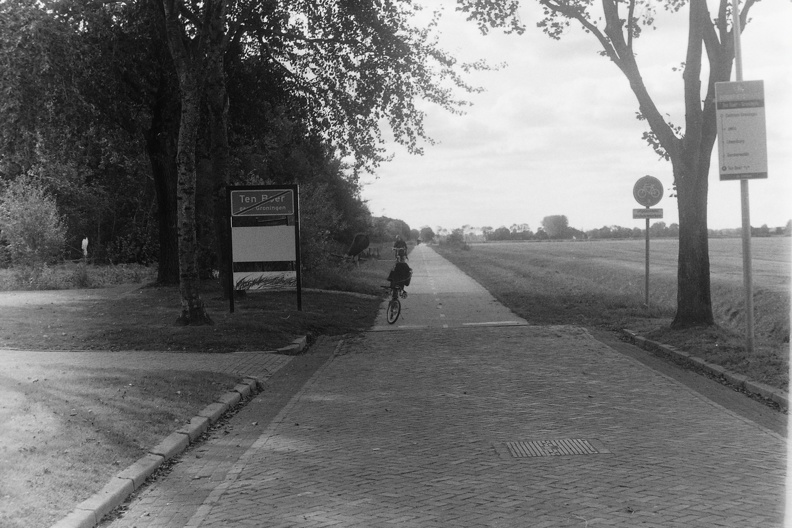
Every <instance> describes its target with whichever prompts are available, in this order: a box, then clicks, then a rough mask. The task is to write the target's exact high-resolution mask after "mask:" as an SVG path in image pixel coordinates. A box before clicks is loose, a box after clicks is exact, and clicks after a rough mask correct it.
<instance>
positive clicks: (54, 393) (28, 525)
mask: <svg viewBox="0 0 792 528" xmlns="http://www.w3.org/2000/svg"><path fill="white" fill-rule="evenodd" d="M391 265H392V263H391V262H389V261H369V262H366V263H363V264H361V266H360V268H351V269H347V270H341V269H338V270H332V271H330V272H328V273H326V274H324V275H322V276H320V277H309V278H307V280H306V281H305V284H304V286H305V287H306V288H311V290H310V291H305V292H303V309H302V311H298V310H297V303H296V294H294V293H250V294H249V295H247V296H246V297H245V298H243V299H240V300H237V301H236V307H235V308H236V310H235V313H233V314H230V313H229V304H228V301H227V300H226V299H224V298H223V295H222V291H221V289H220V287H219V285H218V284H217V283H216V282H215V281H209V282H206V283H205V284H204V285H203V298H204V301H205V302H206V304H207V307H208V311H209V313H210V316H211V317H212V318H213V320H214V322H215V324H214V325H213V326H205V327H178V326H175V325H174V324H173V323H174V322H175V320H176V318H177V316H178V315H179V306H180V305H179V293H178V288H177V287H155V286H150V285H145V284H132V285H130V284H124V285H121V286H113V287H107V288H99V289H70V290H59V291H40V290H38V288H35V289H36V290H37V291H5V292H0V310H2V313H3V317H2V318H0V347H2V349H5V350H2V349H0V372H2V374H0V401H2V403H1V404H0V423H2V424H3V427H2V429H0V474H2V479H0V526H3V527H4V528H36V527H42V528H44V527H47V526H51V525H52V524H53V523H55V522H57V520H58V519H59V518H61V517H63V516H64V515H66V514H67V513H69V512H70V511H71V510H72V509H73V508H74V506H76V505H77V504H78V503H79V502H81V501H83V500H85V499H86V498H88V497H90V496H91V495H92V494H93V493H95V492H96V491H98V490H99V489H101V488H102V487H103V486H104V485H105V484H106V483H107V481H108V479H109V478H110V477H111V476H112V475H114V474H116V473H117V472H119V471H121V470H122V469H124V468H125V467H127V466H129V465H130V464H131V463H132V462H134V461H135V460H137V459H138V458H139V457H140V456H142V455H143V454H144V453H145V450H146V449H148V448H150V447H152V446H154V445H156V444H157V443H158V442H159V441H160V440H161V439H162V438H164V437H165V436H167V435H169V434H171V433H172V432H173V431H175V430H176V429H177V428H178V427H179V426H180V425H181V424H183V423H185V422H187V421H189V419H190V418H191V417H192V416H194V415H195V414H196V413H197V412H198V411H199V410H200V409H202V408H203V407H205V406H206V405H207V404H208V403H210V402H211V401H212V400H213V399H214V398H215V397H216V396H217V395H218V394H220V393H222V392H225V391H227V390H229V389H230V388H232V387H233V386H234V385H235V384H236V383H237V382H238V381H239V380H238V378H235V377H232V376H229V375H227V374H223V373H219V372H208V371H200V370H198V371H196V370H189V369H187V368H186V366H185V369H184V370H182V369H178V370H164V371H163V370H156V369H154V368H146V367H145V366H143V365H141V366H139V368H136V369H134V370H132V369H119V368H113V367H112V364H111V365H93V364H92V365H89V366H85V365H84V364H80V366H77V365H76V364H74V363H73V362H70V361H69V359H68V351H75V352H76V351H80V350H83V351H84V350H103V351H118V352H116V353H118V354H123V353H124V352H123V351H133V350H146V351H161V352H163V353H167V352H168V351H172V352H177V351H178V352H183V353H198V352H214V353H217V354H218V356H221V355H223V354H225V353H229V352H234V351H264V350H273V349H276V348H279V347H281V346H285V345H287V344H289V343H290V342H291V341H292V340H293V339H294V338H295V337H297V336H303V335H304V336H308V338H309V342H310V341H313V340H314V339H315V338H316V337H318V336H319V335H341V334H348V333H354V332H356V331H358V330H360V329H364V328H367V327H369V326H370V325H371V324H373V321H374V319H375V317H376V314H377V310H378V308H379V305H380V301H381V297H382V294H381V293H380V292H381V291H382V290H381V289H380V285H381V284H384V283H385V277H387V273H388V270H389V269H390V267H391ZM84 271H86V272H87V275H88V277H89V280H92V279H93V282H92V283H91V284H96V283H97V282H99V281H98V280H97V278H98V277H104V278H103V279H102V281H103V283H104V284H111V283H113V282H115V281H117V280H118V279H117V276H118V274H117V273H115V272H114V271H113V270H103V269H94V268H93V267H91V266H89V267H88V268H87V270H84ZM116 271H117V270H116ZM10 273H13V272H6V274H5V277H6V278H8V276H9V274H10ZM46 273H47V276H48V277H50V279H48V280H50V281H51V284H55V285H59V287H68V286H70V285H71V286H73V285H74V283H72V282H69V281H68V280H67V279H64V277H67V278H68V277H69V276H73V274H74V268H73V266H68V267H64V268H62V269H50V270H48V271H47V272H46ZM124 276H126V275H124ZM141 277H147V276H145V275H141ZM12 278H13V277H12ZM83 278H84V277H83ZM9 280H10V279H9ZM1 281H2V277H0V282H1ZM314 289H317V290H320V291H314ZM324 289H332V290H339V289H341V290H346V291H349V292H354V293H358V294H363V295H345V294H343V293H337V292H336V293H327V292H325V291H322V290H324ZM375 294H376V296H375ZM25 350H35V351H37V352H20V351H25ZM46 351H66V352H67V353H66V354H59V355H58V358H65V359H62V360H61V359H59V360H58V361H54V362H53V361H42V357H45V356H48V354H47V352H46ZM98 357H100V356H99V355H97V358H98ZM101 357H104V358H105V359H106V360H107V358H108V357H109V358H110V359H109V360H108V361H110V362H112V356H108V355H107V354H102V356H101ZM20 358H21V359H20Z"/></svg>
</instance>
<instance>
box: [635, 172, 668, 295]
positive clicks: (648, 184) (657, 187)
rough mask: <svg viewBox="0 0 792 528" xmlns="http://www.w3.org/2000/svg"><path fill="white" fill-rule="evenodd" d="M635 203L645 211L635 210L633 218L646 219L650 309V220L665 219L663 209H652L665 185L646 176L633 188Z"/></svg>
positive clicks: (661, 195) (645, 277)
mask: <svg viewBox="0 0 792 528" xmlns="http://www.w3.org/2000/svg"><path fill="white" fill-rule="evenodd" d="M633 197H634V198H635V201H637V202H638V203H639V204H641V205H643V206H644V207H645V209H633V218H634V219H640V218H645V219H646V273H645V276H644V304H646V308H647V309H649V219H650V218H663V210H662V209H652V206H654V205H657V204H658V203H659V202H660V200H661V199H662V198H663V184H662V183H661V182H660V180H658V179H657V178H655V177H654V176H644V177H643V178H639V179H638V181H637V182H635V186H634V187H633Z"/></svg>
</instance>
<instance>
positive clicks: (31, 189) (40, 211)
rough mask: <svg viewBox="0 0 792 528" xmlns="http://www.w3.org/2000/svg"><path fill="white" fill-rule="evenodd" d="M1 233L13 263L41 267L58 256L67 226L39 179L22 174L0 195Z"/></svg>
mask: <svg viewBox="0 0 792 528" xmlns="http://www.w3.org/2000/svg"><path fill="white" fill-rule="evenodd" d="M0 237H2V239H3V241H4V242H5V243H6V244H7V249H8V254H9V255H10V258H11V262H12V264H14V265H21V266H24V267H29V268H30V267H32V268H41V267H42V266H44V265H45V264H49V263H52V262H54V261H56V260H58V259H59V258H60V257H61V255H62V253H63V248H64V245H65V241H66V228H65V225H64V222H63V220H62V219H61V217H60V216H59V215H58V207H57V204H56V203H55V199H54V198H52V197H51V196H50V195H49V194H48V193H47V191H46V189H45V188H44V185H43V184H42V183H41V182H39V181H38V180H36V179H34V178H32V177H29V176H21V177H19V178H17V179H16V180H15V181H13V182H12V183H11V184H9V185H8V187H6V189H5V191H4V192H3V193H2V195H0ZM33 275H35V273H34V274H33Z"/></svg>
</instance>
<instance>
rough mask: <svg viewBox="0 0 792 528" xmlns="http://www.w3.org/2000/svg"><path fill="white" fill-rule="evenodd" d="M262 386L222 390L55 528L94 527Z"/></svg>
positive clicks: (248, 382) (254, 382)
mask: <svg viewBox="0 0 792 528" xmlns="http://www.w3.org/2000/svg"><path fill="white" fill-rule="evenodd" d="M303 339H305V338H303ZM303 348H304V347H303ZM259 387H260V382H259V380H258V379H257V378H253V377H246V378H245V379H243V380H242V382H241V383H239V384H238V385H236V386H235V387H234V388H233V389H232V390H231V391H229V392H226V393H224V394H221V395H220V396H219V397H218V398H217V401H216V402H214V403H211V404H209V405H207V406H206V407H205V408H204V409H203V410H201V411H200V412H199V413H198V416H194V417H193V418H192V419H191V420H190V422H189V423H188V424H186V425H185V426H183V427H182V428H180V429H179V430H178V431H176V432H175V433H173V434H171V435H170V436H168V437H167V438H165V439H164V440H163V441H162V442H160V443H159V444H157V445H156V446H154V447H153V448H151V449H150V450H149V452H148V453H147V454H146V455H144V456H143V457H142V458H140V459H139V460H138V461H137V462H135V463H134V464H132V465H131V466H129V467H128V468H126V469H124V470H123V471H121V472H120V473H118V474H117V475H115V476H114V477H112V478H111V479H110V482H108V483H107V485H106V486H105V487H104V488H102V489H101V490H100V491H99V492H98V493H96V494H94V495H93V496H92V497H89V498H88V499H86V500H85V501H83V502H81V503H80V504H78V505H77V506H76V507H75V509H74V510H73V511H72V512H71V513H69V515H67V516H66V517H64V518H62V519H61V520H60V521H58V522H57V523H56V524H54V525H52V528H93V527H94V526H96V525H97V524H99V522H100V521H101V520H102V517H104V516H105V515H107V514H108V513H110V512H112V511H113V510H114V509H116V508H117V507H118V506H120V505H121V504H123V502H124V501H125V500H127V498H128V497H129V496H130V495H131V494H132V493H133V492H134V491H135V490H137V489H139V488H140V487H141V486H142V485H143V484H144V483H145V482H146V479H148V478H149V477H150V476H151V475H152V474H153V473H154V472H155V471H157V469H159V468H160V466H162V464H163V463H164V462H165V461H166V460H170V459H171V458H173V457H175V456H176V455H179V454H181V453H183V452H184V450H185V449H187V447H188V446H189V445H190V444H191V443H193V442H195V441H196V440H197V439H198V438H199V437H200V436H201V435H202V434H203V433H204V432H206V430H207V429H208V428H209V426H210V425H212V424H214V423H215V422H216V421H217V420H218V419H220V417H221V416H222V415H223V414H225V413H226V412H227V411H228V410H229V409H230V408H231V407H233V406H234V405H236V404H237V403H239V402H240V401H242V400H243V399H246V398H248V397H249V396H250V395H251V394H253V393H255V392H256V391H257V389H258V388H259Z"/></svg>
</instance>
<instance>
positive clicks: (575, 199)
mask: <svg viewBox="0 0 792 528" xmlns="http://www.w3.org/2000/svg"><path fill="white" fill-rule="evenodd" d="M424 3H425V4H426V3H429V4H432V3H433V4H435V5H439V4H445V5H447V8H446V9H445V16H444V20H445V22H444V24H443V44H444V46H445V48H446V49H448V50H449V51H452V52H454V53H455V54H456V55H457V56H459V57H460V58H463V59H466V60H473V59H478V58H486V59H488V60H489V61H490V62H492V63H498V62H502V61H505V62H506V63H507V64H508V66H507V67H506V68H505V69H503V70H501V71H495V72H482V73H477V74H476V75H475V77H473V80H474V81H475V83H476V84H478V85H480V86H482V87H484V88H485V89H486V91H485V92H484V93H482V94H471V95H470V96H469V100H470V101H472V102H473V106H472V107H471V108H469V109H468V111H467V113H466V115H463V116H457V115H451V114H449V113H447V112H445V111H444V110H442V109H439V108H436V107H432V106H430V105H427V106H425V107H424V108H425V110H426V111H427V113H428V116H427V120H426V131H427V133H428V134H429V135H430V136H431V137H432V138H434V139H435V140H437V141H438V144H437V145H434V146H431V145H427V146H426V147H425V154H424V155H423V156H412V155H410V154H408V153H407V152H406V150H405V149H403V148H401V147H399V146H398V145H390V148H391V151H392V152H393V153H395V159H394V160H393V161H391V162H390V163H387V164H384V165H383V166H382V167H381V168H380V169H379V170H378V172H377V173H376V175H374V176H367V177H365V178H364V182H365V187H364V190H363V198H364V199H366V200H367V201H368V204H369V207H370V209H371V212H372V214H374V215H375V216H382V215H385V216H389V217H392V218H399V219H402V220H404V221H406V222H407V223H408V224H410V226H411V227H413V228H418V229H419V228H421V227H422V226H426V225H428V226H430V227H432V228H433V229H434V228H436V227H438V226H442V227H444V228H447V229H453V228H457V227H461V226H463V225H465V224H469V225H472V226H475V227H482V226H491V227H493V228H497V227H500V226H504V225H505V226H507V227H508V226H510V225H512V224H515V223H516V224H521V223H527V224H529V226H530V227H531V229H532V230H534V231H535V230H536V229H537V228H538V227H540V226H541V220H542V218H544V217H545V216H549V215H566V216H567V218H568V219H569V224H570V226H572V227H575V228H578V229H582V230H588V229H593V228H598V227H602V226H605V225H620V226H625V227H636V226H637V227H643V226H644V221H643V220H633V218H632V210H633V208H638V207H641V206H640V205H639V204H638V203H637V202H636V201H635V199H634V198H633V196H632V189H633V185H634V184H635V182H636V180H637V179H638V178H640V177H642V176H644V175H652V176H655V177H656V178H658V179H660V181H661V182H662V183H663V184H664V186H665V187H666V189H668V191H667V192H666V194H665V196H664V197H663V199H662V201H661V202H660V203H659V204H658V205H657V207H660V208H663V212H664V218H663V221H664V222H666V224H671V223H677V222H678V213H677V204H676V200H675V199H674V198H671V197H669V193H670V189H671V185H672V183H673V177H672V172H671V164H670V163H669V162H665V161H660V160H658V156H657V155H656V154H655V153H654V152H653V151H652V150H651V149H650V148H649V147H648V146H647V145H646V143H645V142H644V141H643V140H642V139H641V135H642V133H643V132H644V131H645V130H647V127H646V126H645V124H644V123H641V122H639V121H638V120H637V119H636V118H635V113H636V111H637V108H638V107H637V103H636V100H635V96H634V95H633V94H632V92H631V91H630V89H629V86H628V84H627V81H626V79H625V78H624V76H623V75H622V74H621V72H620V71H619V70H618V69H617V68H616V66H615V65H613V64H612V63H610V61H608V60H607V59H606V58H603V57H601V56H599V55H598V54H597V51H599V48H598V47H597V46H599V45H598V44H597V42H596V41H595V39H594V37H593V36H592V35H587V34H585V33H583V32H582V31H580V30H578V29H574V30H572V31H570V32H569V33H568V34H567V35H566V37H565V38H563V39H562V40H561V41H554V40H552V39H550V38H549V37H547V36H546V35H544V34H543V33H542V32H541V30H540V29H538V28H536V27H535V25H536V22H537V21H538V20H539V18H538V17H539V14H540V12H539V9H538V8H535V7H534V6H533V5H532V4H530V2H523V4H525V5H529V8H525V7H524V8H523V9H522V11H521V16H522V18H523V22H524V23H525V25H526V26H527V31H526V32H525V34H523V35H522V36H518V35H510V36H506V35H501V34H498V33H495V32H492V33H491V34H490V35H488V36H481V35H480V34H479V33H478V31H477V29H476V27H475V26H474V25H473V24H471V23H468V22H465V21H464V19H463V18H462V17H461V15H459V14H457V13H455V12H454V10H453V3H452V2H450V1H448V2H443V1H442V0H430V1H429V2H426V1H425V2H424ZM712 3H713V2H710V4H712ZM752 14H753V21H752V22H751V24H750V25H749V26H748V27H747V28H746V30H745V32H744V33H743V38H742V47H743V71H744V79H745V80H763V81H764V84H765V105H766V113H767V117H766V119H767V137H768V167H769V177H768V179H766V180H751V182H750V184H749V188H750V197H751V223H752V225H754V226H761V225H762V224H767V225H769V226H771V227H776V226H782V225H785V224H786V222H787V221H788V220H789V219H791V218H792V209H791V208H790V200H792V180H791V178H792V153H791V152H790V146H792V131H790V128H792V120H791V119H792V69H790V61H789V57H790V56H792V32H791V31H789V26H788V24H789V21H790V20H792V2H789V1H784V0H767V1H764V2H761V3H759V4H758V5H756V6H755V7H754V8H753V11H752ZM658 15H660V16H658V23H657V30H656V31H651V30H646V31H645V33H644V35H642V36H641V38H639V39H638V40H637V41H636V43H635V49H636V52H637V54H638V61H639V65H640V67H641V68H642V73H643V77H644V80H645V82H646V84H647V86H648V88H649V91H650V94H651V95H652V97H653V98H654V100H655V103H656V104H657V105H658V107H659V109H660V111H661V112H663V113H664V114H669V115H670V116H671V118H672V121H673V122H674V123H676V124H680V125H682V124H683V118H684V112H683V99H682V95H683V86H682V76H681V73H680V72H679V71H674V70H673V68H674V67H678V66H679V65H680V64H681V63H682V62H683V61H684V58H685V45H686V41H687V38H686V31H687V24H686V22H687V8H685V9H683V12H682V13H680V14H676V15H673V16H672V15H667V14H663V13H658ZM732 80H733V79H732ZM704 82H706V79H705V80H704ZM715 156H716V160H717V151H716V152H715ZM717 167H718V166H717V163H716V162H715V163H713V164H712V170H711V173H710V192H709V227H710V228H712V229H721V228H731V227H739V226H740V225H741V222H742V220H741V211H740V183H739V182H736V181H724V182H721V181H720V180H719V175H718V170H717Z"/></svg>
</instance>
